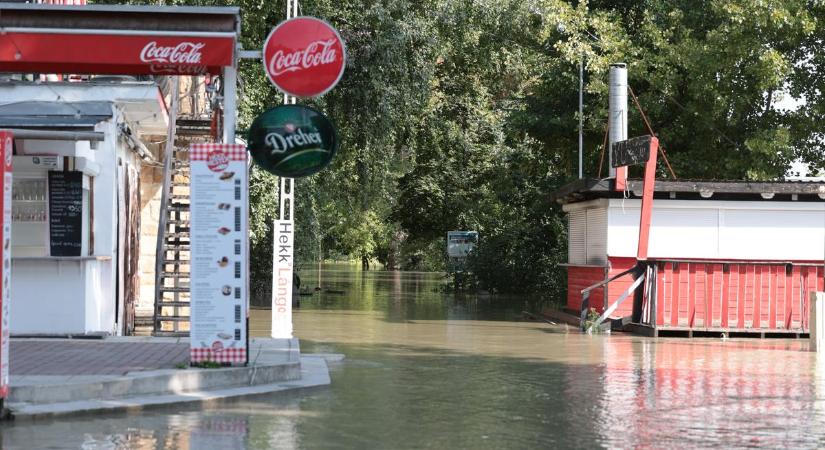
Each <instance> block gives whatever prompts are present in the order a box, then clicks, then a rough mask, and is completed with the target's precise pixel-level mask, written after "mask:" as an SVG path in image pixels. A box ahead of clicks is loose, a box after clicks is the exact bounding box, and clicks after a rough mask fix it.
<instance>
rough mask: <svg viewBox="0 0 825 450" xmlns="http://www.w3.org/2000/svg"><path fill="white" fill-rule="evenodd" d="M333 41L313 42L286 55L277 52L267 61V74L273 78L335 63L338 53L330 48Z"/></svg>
mask: <svg viewBox="0 0 825 450" xmlns="http://www.w3.org/2000/svg"><path fill="white" fill-rule="evenodd" d="M334 44H335V40H334V39H329V40H326V41H315V42H312V43H310V44H309V45H307V47H306V48H305V49H303V50H298V51H295V52H292V53H286V52H284V51H283V50H278V51H277V52H276V53H275V56H274V57H273V58H272V59H271V60H269V73H271V74H272V75H274V76H278V75H281V74H284V73H286V72H295V71H298V70H302V69H311V68H313V67H317V66H320V65H324V64H332V63H334V62H335V61H336V58H337V54H338V52H337V51H335V49H334V48H332V46H333V45H334Z"/></svg>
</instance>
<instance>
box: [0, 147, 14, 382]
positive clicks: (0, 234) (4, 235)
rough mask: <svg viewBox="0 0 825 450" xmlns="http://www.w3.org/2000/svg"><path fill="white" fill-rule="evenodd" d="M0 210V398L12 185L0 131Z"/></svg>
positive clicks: (5, 369) (5, 359)
mask: <svg viewBox="0 0 825 450" xmlns="http://www.w3.org/2000/svg"><path fill="white" fill-rule="evenodd" d="M0 153H2V157H0V184H2V188H0V210H2V211H3V226H2V227H0V241H2V242H3V246H2V247H0V259H2V260H3V272H2V284H0V398H6V397H8V394H9V299H10V298H11V206H12V205H11V187H12V170H11V163H12V134H11V132H10V131H0Z"/></svg>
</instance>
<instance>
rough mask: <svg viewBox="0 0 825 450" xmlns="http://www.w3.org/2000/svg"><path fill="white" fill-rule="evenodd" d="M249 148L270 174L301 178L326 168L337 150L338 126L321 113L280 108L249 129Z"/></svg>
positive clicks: (289, 107)
mask: <svg viewBox="0 0 825 450" xmlns="http://www.w3.org/2000/svg"><path fill="white" fill-rule="evenodd" d="M247 142H248V144H247V148H248V149H249V151H250V153H252V159H254V160H255V163H256V164H258V165H259V166H261V168H262V169H264V170H266V171H267V172H270V173H273V174H275V175H278V176H280V177H287V178H299V177H305V176H308V175H312V174H314V173H316V172H318V171H319V170H321V169H323V168H324V167H326V166H327V165H328V164H329V163H330V162H331V161H332V158H333V157H334V156H335V152H336V150H338V134H337V133H336V132H335V126H334V125H333V124H332V122H330V120H329V119H327V118H326V116H324V115H323V114H321V113H320V112H319V111H317V110H315V109H313V108H309V107H307V106H301V105H281V106H277V107H275V108H272V109H270V110H268V111H266V112H265V113H263V114H261V115H260V116H258V117H257V118H256V119H255V120H254V121H253V122H252V126H251V127H250V128H249V135H248V141H247Z"/></svg>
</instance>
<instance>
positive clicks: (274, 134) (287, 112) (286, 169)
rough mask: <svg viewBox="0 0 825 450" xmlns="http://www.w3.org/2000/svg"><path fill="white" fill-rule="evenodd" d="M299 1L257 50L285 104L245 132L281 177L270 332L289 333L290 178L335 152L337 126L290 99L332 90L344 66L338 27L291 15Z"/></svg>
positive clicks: (256, 153)
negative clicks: (247, 132)
mask: <svg viewBox="0 0 825 450" xmlns="http://www.w3.org/2000/svg"><path fill="white" fill-rule="evenodd" d="M297 15H298V0H287V2H286V18H287V20H286V21H284V22H282V23H281V24H279V25H278V26H277V27H275V28H274V29H273V30H272V32H271V33H270V34H269V37H267V39H266V42H265V43H264V48H263V51H262V56H263V66H264V72H265V73H266V76H267V78H269V81H270V82H271V83H272V84H273V85H274V86H275V87H276V88H278V89H279V90H281V91H282V92H283V93H284V105H282V106H280V107H277V108H273V109H270V110H269V111H267V112H265V113H263V114H261V115H260V116H259V117H258V118H256V119H255V121H254V122H253V124H252V127H251V128H250V131H249V150H250V152H251V153H252V157H253V159H254V160H255V162H256V163H257V164H258V165H260V166H261V168H262V169H264V170H266V171H268V172H270V173H273V174H275V175H278V176H279V177H281V182H280V185H281V191H280V202H279V203H280V208H279V210H280V214H279V218H280V220H277V221H275V224H274V227H275V233H276V236H275V243H274V246H273V251H272V337H273V338H284V339H289V338H292V277H293V255H294V248H295V247H294V242H295V240H294V239H295V238H294V236H295V234H294V232H295V180H294V178H296V177H304V176H308V175H312V174H313V173H316V172H318V171H319V170H321V169H323V168H324V167H326V166H327V165H328V164H329V163H330V162H331V161H332V158H333V157H334V156H335V152H336V150H337V148H338V137H337V133H336V132H335V127H334V126H333V125H332V123H331V122H330V121H329V120H328V119H327V118H326V117H325V116H324V115H323V114H321V113H320V112H318V111H316V110H314V109H312V108H308V107H304V106H298V105H295V100H296V99H295V97H318V96H321V95H324V94H325V93H327V92H328V91H329V90H330V89H332V88H334V87H335V85H336V84H338V81H340V80H341V76H343V74H344V67H345V66H346V60H347V58H346V48H345V45H344V41H343V39H341V36H340V35H339V34H338V32H337V31H336V30H335V29H334V28H332V26H330V25H329V24H328V23H326V22H324V21H323V20H320V19H316V18H314V17H296V16H297Z"/></svg>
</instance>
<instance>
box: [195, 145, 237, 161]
mask: <svg viewBox="0 0 825 450" xmlns="http://www.w3.org/2000/svg"><path fill="white" fill-rule="evenodd" d="M215 151H221V152H224V153H226V156H227V158H229V160H230V161H246V158H247V153H246V147H244V146H243V145H241V144H192V145H191V146H190V147H189V159H190V160H192V161H207V160H209V154H210V153H212V152H215Z"/></svg>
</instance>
